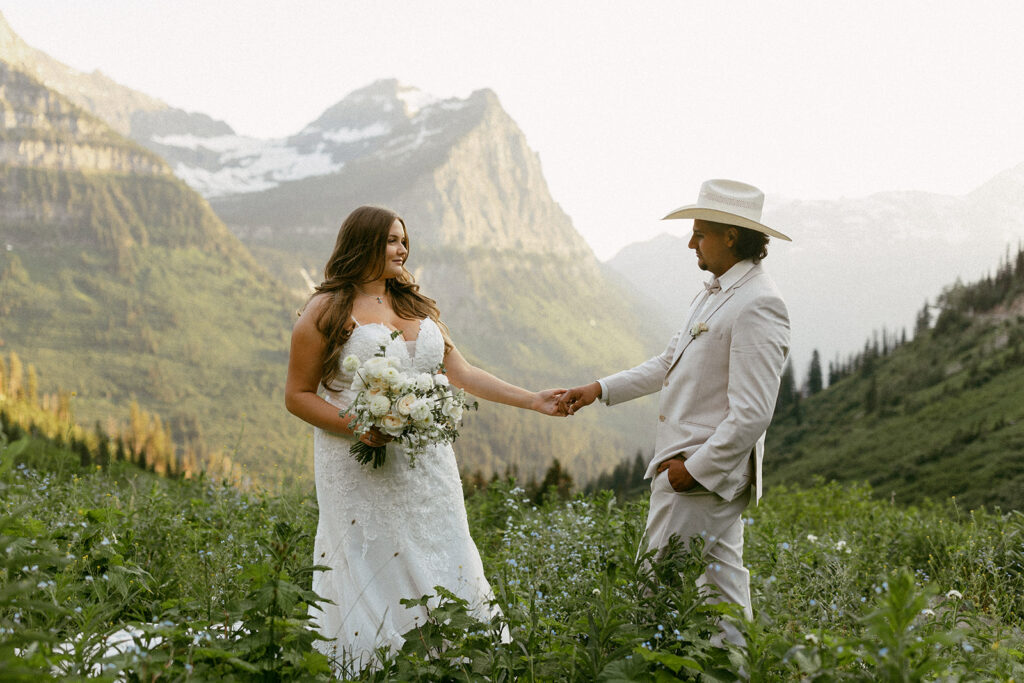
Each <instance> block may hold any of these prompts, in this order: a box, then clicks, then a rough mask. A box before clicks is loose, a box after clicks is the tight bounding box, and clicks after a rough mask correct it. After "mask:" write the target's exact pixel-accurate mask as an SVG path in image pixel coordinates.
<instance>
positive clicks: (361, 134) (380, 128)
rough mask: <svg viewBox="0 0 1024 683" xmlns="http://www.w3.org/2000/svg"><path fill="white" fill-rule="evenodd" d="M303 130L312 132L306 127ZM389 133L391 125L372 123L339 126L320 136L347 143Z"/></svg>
mask: <svg viewBox="0 0 1024 683" xmlns="http://www.w3.org/2000/svg"><path fill="white" fill-rule="evenodd" d="M303 132H313V131H311V130H309V129H308V128H307V129H306V130H305V131H303ZM390 133H391V126H389V125H387V124H385V123H374V124H371V125H369V126H364V127H363V128H347V127H345V128H339V129H338V130H331V131H326V132H323V133H321V134H320V135H321V137H323V138H324V139H326V140H330V141H331V142H337V143H341V144H348V143H352V142H359V141H360V140H366V139H368V138H379V137H383V136H385V135H388V134H390Z"/></svg>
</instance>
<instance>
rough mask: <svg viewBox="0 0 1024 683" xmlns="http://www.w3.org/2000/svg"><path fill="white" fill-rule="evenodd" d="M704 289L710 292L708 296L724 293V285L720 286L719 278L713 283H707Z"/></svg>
mask: <svg viewBox="0 0 1024 683" xmlns="http://www.w3.org/2000/svg"><path fill="white" fill-rule="evenodd" d="M704 289H706V290H708V294H715V293H717V292H720V291H722V285H721V284H719V282H718V278H717V277H716V278H715V279H714V280H712V281H711V282H705V283H704Z"/></svg>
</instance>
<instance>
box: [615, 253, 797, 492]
mask: <svg viewBox="0 0 1024 683" xmlns="http://www.w3.org/2000/svg"><path fill="white" fill-rule="evenodd" d="M734 267H735V266H734ZM703 299H704V297H703V293H701V294H700V295H698V296H697V297H696V298H695V299H694V302H693V304H691V307H690V314H689V316H688V320H687V325H686V327H684V329H681V330H680V331H679V332H677V333H676V334H675V336H673V337H672V340H671V341H670V342H669V344H668V347H666V348H665V351H664V352H662V353H661V354H660V355H658V356H655V357H654V358H651V359H650V360H648V361H646V362H644V363H641V364H640V365H637V366H636V367H634V368H631V369H629V370H624V371H622V372H619V373H616V374H614V375H611V376H609V377H605V378H603V379H602V380H601V382H602V383H603V385H604V387H605V388H606V389H607V392H608V396H607V397H602V398H605V399H606V402H607V403H608V405H614V404H616V403H622V402H624V401H629V400H631V399H634V398H638V397H640V396H645V395H647V394H652V393H654V392H656V391H661V399H660V409H659V411H658V412H659V417H658V420H659V421H658V427H657V434H656V436H655V441H654V457H653V458H652V459H651V462H650V465H649V466H648V468H647V474H646V475H645V476H646V478H648V479H649V478H651V477H653V476H654V475H655V473H656V472H657V468H658V464H659V463H661V462H662V461H664V460H667V459H669V458H672V457H675V456H677V455H681V456H682V457H683V458H685V459H686V469H687V470H688V471H689V473H690V474H691V475H692V476H693V478H694V479H696V480H697V482H699V483H700V484H701V485H703V486H704V487H705V488H707V489H708V490H710V491H713V492H715V493H717V494H718V495H720V496H721V497H722V498H724V499H725V500H732V499H733V498H735V497H736V496H738V495H739V494H741V493H742V492H743V491H745V490H746V488H747V486H749V485H750V484H751V481H750V480H751V477H753V479H754V482H753V483H754V500H755V501H757V500H758V499H760V497H761V461H762V458H763V457H764V435H765V431H766V430H767V429H768V424H769V423H770V422H771V419H772V413H773V411H774V410H775V399H776V398H777V396H778V392H779V378H780V376H781V374H782V367H783V364H784V363H785V361H786V357H787V356H788V355H789V313H788V311H787V310H786V304H785V302H783V300H782V297H781V296H780V295H779V292H778V290H777V289H776V288H775V283H774V282H773V281H772V279H771V278H770V277H769V276H768V274H767V273H766V272H765V271H764V269H763V268H762V267H761V266H760V264H757V265H754V266H753V267H752V268H750V270H749V271H748V272H747V273H746V274H745V275H744V276H743V277H741V278H740V279H739V280H738V281H737V282H736V283H735V284H733V285H732V286H731V287H729V288H728V289H727V290H724V291H722V292H719V294H718V295H717V296H716V297H715V299H714V300H713V301H712V302H710V306H709V308H708V309H707V310H705V311H704V312H703V313H702V314H701V315H700V316H699V319H696V318H695V316H694V311H695V308H696V307H697V306H698V305H699V304H700V303H702V302H703ZM691 318H693V319H691ZM699 322H703V323H705V324H706V326H707V328H708V329H707V331H705V332H702V333H700V334H699V335H697V336H696V337H694V336H691V334H690V330H691V327H692V326H693V324H694V323H699ZM751 456H753V463H751ZM751 465H753V466H751Z"/></svg>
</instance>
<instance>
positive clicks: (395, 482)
mask: <svg viewBox="0 0 1024 683" xmlns="http://www.w3.org/2000/svg"><path fill="white" fill-rule="evenodd" d="M408 256H409V237H408V233H407V231H406V227H405V222H404V221H403V220H402V219H401V218H399V217H398V216H397V215H396V214H395V213H393V212H392V211H389V210H388V209H384V208H379V207H373V206H363V207H360V208H358V209H356V210H355V211H353V212H352V213H351V214H350V215H349V216H348V218H346V219H345V222H344V223H343V224H342V226H341V230H340V232H339V233H338V238H337V242H336V243H335V246H334V251H333V252H332V253H331V257H330V259H329V260H328V262H327V266H326V267H325V268H324V281H323V282H322V283H321V284H320V286H318V287H317V288H316V290H315V291H314V293H313V295H312V296H311V298H310V299H309V301H308V302H307V304H306V306H305V307H304V309H303V310H302V311H301V313H300V315H299V320H298V322H297V323H296V324H295V329H294V330H293V332H292V341H291V353H290V356H289V360H288V378H287V381H286V384H285V404H286V406H287V408H288V410H289V411H290V412H291V413H292V414H294V415H296V416H298V417H300V418H302V419H303V420H305V421H306V422H308V423H310V424H311V425H313V427H314V430H313V434H314V439H313V444H314V446H313V449H314V462H315V473H316V495H317V502H318V503H319V507H320V518H319V523H318V526H317V533H316V541H315V547H314V562H315V564H318V565H326V566H328V567H330V568H331V569H330V571H324V572H317V573H315V574H314V577H313V590H314V591H315V592H316V593H317V594H319V595H320V596H321V597H323V598H326V599H328V600H330V601H331V602H332V603H333V604H328V603H322V604H321V605H320V607H319V608H312V607H311V609H310V614H311V616H312V617H313V618H314V620H315V621H316V622H317V625H318V629H319V631H320V634H321V635H322V636H324V637H325V638H331V639H333V640H331V641H320V642H319V643H318V645H317V647H318V648H319V649H321V650H322V651H324V652H325V653H326V654H327V655H328V656H329V657H331V658H332V660H333V661H334V664H335V667H336V668H338V669H339V670H341V669H347V670H349V671H355V670H358V669H360V668H362V667H363V666H365V665H367V664H368V663H370V662H371V661H372V660H373V657H374V650H375V649H377V648H380V647H387V648H390V649H391V650H392V651H393V652H394V651H396V650H398V649H399V648H400V647H401V645H402V643H403V638H402V634H403V633H406V632H407V631H409V630H410V629H412V628H413V627H415V626H416V625H417V624H418V623H422V622H423V621H424V619H425V617H426V613H425V612H424V611H423V609H422V608H414V609H408V608H406V607H405V606H403V605H402V604H401V603H400V600H402V599H403V598H418V597H421V596H423V595H426V594H428V593H430V594H433V593H434V592H435V591H434V587H435V586H438V585H441V586H444V587H445V588H447V589H448V590H450V591H452V592H453V593H455V594H456V595H458V596H459V597H461V598H463V599H465V600H467V601H468V602H469V603H470V605H471V606H472V608H473V611H474V614H475V615H476V616H477V617H478V618H480V619H482V620H487V619H489V618H490V617H491V616H492V615H493V614H494V613H495V612H496V611H497V608H496V607H493V606H492V600H493V595H492V593H491V588H490V585H489V584H488V582H487V579H486V577H485V576H484V570H483V566H482V564H481V562H480V554H479V552H478V551H477V548H476V545H475V544H474V543H473V539H472V538H471V537H470V534H469V527H468V525H467V522H466V509H465V505H464V503H463V498H462V484H461V481H460V479H459V472H458V468H457V466H456V462H455V453H454V451H453V450H452V446H451V444H450V443H447V442H444V443H435V444H431V445H430V446H429V447H428V449H427V452H426V453H425V454H424V455H422V456H420V457H417V459H416V466H415V468H410V467H409V461H408V456H407V455H406V454H405V453H404V452H403V450H402V448H401V446H399V445H398V444H394V443H392V444H388V442H389V441H390V437H388V436H387V435H385V434H383V433H381V432H379V431H377V430H376V429H373V430H370V431H369V432H367V433H365V434H363V436H362V437H360V440H361V441H362V442H363V443H365V444H367V445H368V446H374V447H378V446H383V445H385V444H388V445H387V457H386V460H385V462H384V465H383V466H382V467H380V468H377V469H374V468H372V467H370V466H369V465H361V464H359V463H358V462H357V461H356V459H355V457H354V456H352V455H350V454H349V448H350V447H351V446H352V444H353V443H355V439H356V437H355V435H354V433H353V427H354V426H355V425H353V424H352V423H351V418H350V416H347V415H340V414H339V413H344V412H345V408H346V407H347V406H348V405H349V403H350V402H351V401H352V399H353V398H354V396H355V392H354V391H352V390H351V389H350V384H351V382H352V379H353V376H352V374H351V373H348V372H347V371H346V370H345V369H344V368H343V367H342V364H341V360H342V359H343V358H345V357H346V356H348V355H350V354H354V355H356V356H358V357H359V359H360V360H361V361H366V360H367V359H368V358H370V357H371V356H373V355H374V354H375V353H376V352H377V351H378V350H379V349H380V346H381V345H385V346H387V347H388V355H389V356H392V355H394V356H396V357H398V358H399V359H400V361H401V363H402V369H403V370H414V371H416V372H430V371H432V370H434V369H436V368H437V366H438V365H439V364H440V363H441V362H444V365H445V368H446V371H447V373H448V378H449V380H450V382H451V383H452V384H453V385H455V386H457V387H461V388H462V389H465V390H466V391H468V392H469V393H471V394H473V395H475V396H477V397H479V398H482V399H486V400H488V401H496V402H498V403H504V404H507V405H511V406H515V407H517V408H528V409H531V410H536V411H538V412H540V413H544V414H547V415H560V414H562V413H560V412H559V408H558V399H559V397H560V396H561V394H562V393H563V392H562V390H548V391H543V392H531V391H527V390H526V389H522V388H520V387H517V386H513V385H511V384H509V383H507V382H504V381H502V380H501V379H498V378H497V377H495V376H494V375H491V374H489V373H487V372H485V371H483V370H481V369H479V368H477V367H474V366H472V365H470V364H469V363H468V362H467V361H466V359H465V358H463V356H462V354H460V353H459V351H458V349H456V348H455V346H454V345H453V343H452V341H451V339H450V337H449V336H448V330H447V328H446V327H445V325H444V323H443V322H441V320H440V315H439V311H438V308H437V305H436V304H435V302H434V301H433V300H432V299H429V298H427V297H426V296H424V295H423V294H421V293H420V292H419V286H418V285H416V284H415V282H414V279H413V277H412V274H411V273H409V271H408V270H406V268H405V263H406V259H407V258H408ZM396 331H397V332H398V333H399V334H398V335H397V336H395V335H393V333H394V332H396Z"/></svg>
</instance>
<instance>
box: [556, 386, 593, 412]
mask: <svg viewBox="0 0 1024 683" xmlns="http://www.w3.org/2000/svg"><path fill="white" fill-rule="evenodd" d="M599 398H601V385H600V383H598V382H591V383H590V384H584V385H583V386H580V387H576V388H574V389H569V391H567V392H565V393H564V394H562V400H561V405H562V406H564V408H565V412H566V414H567V415H573V414H575V413H576V411H577V410H579V409H580V408H585V407H587V406H589V405H590V404H591V403H593V402H594V401H596V400H597V399H599Z"/></svg>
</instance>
